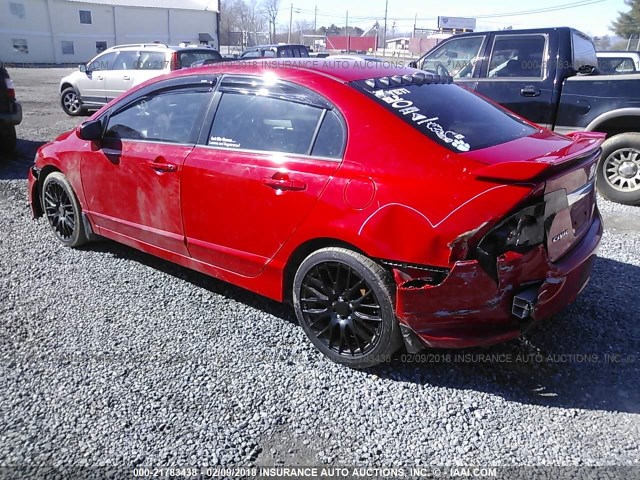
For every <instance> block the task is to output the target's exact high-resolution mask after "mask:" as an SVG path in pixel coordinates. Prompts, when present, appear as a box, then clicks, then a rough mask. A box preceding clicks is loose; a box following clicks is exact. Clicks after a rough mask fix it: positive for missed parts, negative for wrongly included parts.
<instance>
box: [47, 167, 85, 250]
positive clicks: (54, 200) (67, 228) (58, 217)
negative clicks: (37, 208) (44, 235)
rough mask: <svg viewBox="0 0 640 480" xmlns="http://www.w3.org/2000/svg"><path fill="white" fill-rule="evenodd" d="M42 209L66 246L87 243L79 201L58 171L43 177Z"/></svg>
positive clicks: (59, 239) (56, 234)
mask: <svg viewBox="0 0 640 480" xmlns="http://www.w3.org/2000/svg"><path fill="white" fill-rule="evenodd" d="M40 201H41V202H42V210H43V211H44V214H45V217H46V218H47V221H48V222H49V226H50V227H51V230H52V231H53V234H54V236H55V237H56V238H57V239H58V241H60V243H62V244H63V245H64V246H66V247H72V248H75V247H79V246H80V245H83V244H85V243H87V241H88V238H87V232H86V231H85V228H84V223H83V221H82V209H81V208H80V202H78V199H77V197H76V195H75V193H74V191H73V188H72V187H71V184H70V183H69V181H68V180H67V177H65V176H64V175H63V174H62V173H60V172H52V173H50V174H49V175H47V177H46V178H45V179H44V182H43V183H42V189H41V198H40Z"/></svg>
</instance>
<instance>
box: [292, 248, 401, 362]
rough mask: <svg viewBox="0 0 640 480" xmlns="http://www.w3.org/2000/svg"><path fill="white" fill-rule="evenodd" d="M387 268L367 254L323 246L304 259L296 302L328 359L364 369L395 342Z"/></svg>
mask: <svg viewBox="0 0 640 480" xmlns="http://www.w3.org/2000/svg"><path fill="white" fill-rule="evenodd" d="M392 298H393V296H392V295H391V288H390V282H389V276H388V273H387V272H386V271H385V270H384V269H383V268H382V267H380V265H378V264H376V263H375V262H373V261H372V260H371V259H369V258H367V257H365V256H364V255H361V254H359V253H357V252H353V251H351V250H347V249H342V248H326V249H322V250H318V251H317V252H315V253H313V254H312V255H310V256H309V257H307V259H306V260H305V261H304V262H303V263H302V265H301V266H300V268H299V270H298V273H297V274H296V278H295V280H294V307H295V308H296V314H297V316H298V320H299V321H300V324H301V325H302V327H303V329H304V330H305V332H306V334H307V335H308V336H309V338H310V340H311V341H312V343H313V344H314V345H315V346H316V347H317V348H318V349H319V350H320V351H321V352H322V353H324V354H325V355H326V356H328V357H329V358H330V359H331V360H333V361H335V362H338V363H345V364H347V365H350V366H353V367H356V368H364V367H368V366H372V365H375V364H378V363H381V362H383V361H385V360H388V359H389V357H390V355H391V354H392V353H393V352H394V351H395V350H396V349H397V347H398V346H399V341H398V340H399V333H398V332H399V327H398V324H397V321H396V319H395V314H394V312H393V304H392V301H391V299H392Z"/></svg>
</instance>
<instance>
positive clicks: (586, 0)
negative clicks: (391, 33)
mask: <svg viewBox="0 0 640 480" xmlns="http://www.w3.org/2000/svg"><path fill="white" fill-rule="evenodd" d="M604 1H605V0H581V1H576V2H571V3H565V4H562V5H555V6H551V7H543V8H536V9H529V10H521V11H515V12H513V11H512V12H503V13H489V14H483V15H468V16H469V17H473V18H477V19H487V18H498V17H516V16H521V15H535V14H540V13H549V12H556V11H559V10H569V9H574V8H580V7H586V6H590V5H595V4H597V3H602V2H604ZM296 10H299V12H300V13H307V14H314V15H316V11H315V10H308V9H304V8H299V9H296ZM317 15H318V16H319V17H325V18H335V19H338V18H340V19H341V18H343V17H342V15H338V14H335V13H329V12H323V11H321V10H318V11H317ZM350 17H351V19H352V20H354V21H355V20H359V21H371V20H378V19H380V18H381V16H380V15H378V16H357V15H351V16H350ZM390 18H392V19H393V20H396V21H399V22H402V21H409V20H414V21H415V20H416V18H415V17H390ZM435 18H436V17H418V18H417V20H418V21H425V20H434V19H435Z"/></svg>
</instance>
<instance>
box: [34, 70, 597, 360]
mask: <svg viewBox="0 0 640 480" xmlns="http://www.w3.org/2000/svg"><path fill="white" fill-rule="evenodd" d="M327 60H330V59H327ZM602 140H603V136H602V135H600V134H597V133H576V134H572V135H569V136H560V135H556V134H554V133H551V132H549V131H547V130H545V129H543V128H540V127H538V126H536V125H534V124H531V123H528V122H527V121H525V120H523V119H521V118H519V117H517V116H515V115H514V114H512V113H510V112H508V111H506V110H504V109H502V108H501V107H498V106H496V105H494V104H492V103H490V102H488V101H486V100H484V99H482V98H480V97H479V96H477V95H475V94H474V93H471V92H469V91H467V90H465V89H463V88H461V87H459V86H457V85H454V84H452V83H451V79H450V78H448V77H445V76H438V75H436V74H432V73H429V72H424V71H420V70H415V69H410V68H403V67H394V66H389V65H384V64H371V63H364V62H360V63H358V62H342V61H341V62H330V61H306V62H303V61H300V62H298V63H294V62H292V61H284V60H283V61H276V60H273V61H262V62H256V63H248V62H235V63H224V64H218V65H213V66H210V67H202V68H196V69H188V70H182V71H178V72H175V73H172V74H170V75H168V76H164V77H159V78H156V79H154V80H151V81H149V82H147V83H145V84H143V85H141V86H139V87H138V88H135V89H133V90H131V91H129V92H127V93H125V94H124V95H123V96H121V97H120V98H118V99H116V100H115V101H113V102H111V103H110V104H108V105H107V106H105V107H104V108H102V109H101V110H100V111H98V112H96V113H95V114H94V115H93V116H92V117H91V118H90V119H89V120H87V121H86V122H84V123H83V124H82V125H80V126H79V127H77V128H76V129H75V130H72V131H70V132H68V133H65V134H63V135H61V136H60V137H59V138H57V139H56V140H55V141H54V142H52V143H49V144H47V145H45V146H43V147H42V148H40V150H39V151H38V154H37V157H36V160H35V165H34V166H33V168H32V169H31V170H30V172H29V199H30V203H31V208H32V210H33V214H34V216H36V217H37V216H40V215H42V214H44V215H45V217H46V218H47V220H48V221H49V223H50V225H51V227H52V230H53V233H54V235H55V237H56V238H57V239H58V240H59V241H60V242H62V243H63V244H64V245H67V246H70V247H76V246H78V245H81V244H82V243H84V242H86V241H88V240H92V239H94V238H97V237H106V238H109V239H112V240H115V241H117V242H121V243H124V244H127V245H130V246H132V247H134V248H137V249H140V250H143V251H145V252H148V253H150V254H152V255H157V256H159V257H162V258H164V259H167V260H170V261H172V262H176V263H178V264H180V265H183V266H185V267H188V268H192V269H195V270H198V271H200V272H204V273H206V274H209V275H211V276H213V277H216V278H219V279H221V280H224V281H227V282H230V283H233V284H235V285H239V286H240V287H244V288H246V289H249V290H251V291H253V292H256V293H259V294H261V295H265V296H267V297H269V298H272V299H275V300H279V301H290V302H292V304H293V306H294V308H295V311H296V314H297V317H298V320H299V322H300V325H301V326H302V328H303V329H304V331H305V332H306V334H307V335H308V336H309V338H310V340H311V342H313V344H314V345H315V346H316V347H317V348H318V349H319V350H320V351H321V352H322V353H324V354H325V355H326V356H327V357H329V358H330V359H332V360H334V361H336V362H340V363H344V364H347V365H350V366H353V367H367V366H371V365H374V364H376V363H379V362H381V361H384V360H385V359H387V358H389V356H390V355H391V354H392V353H393V352H394V351H395V350H397V349H398V348H399V347H400V346H401V345H402V344H403V343H404V345H405V347H406V348H407V349H408V350H409V351H410V352H415V351H418V350H419V349H421V348H423V347H425V346H427V347H446V348H449V347H468V346H474V345H488V344H493V343H496V342H501V341H505V340H509V339H513V338H515V337H517V336H519V335H520V334H521V333H522V332H523V331H524V330H525V329H527V328H528V327H530V326H531V325H532V324H534V323H536V322H538V321H540V320H541V319H543V318H546V317H549V316H551V315H553V314H555V313H556V312H558V311H560V310H561V309H562V308H564V307H565V306H566V305H567V304H568V303H570V302H571V301H573V300H574V299H575V298H576V296H577V295H578V294H579V293H580V291H581V290H582V289H583V288H584V287H585V285H586V284H587V281H588V280H589V277H590V274H591V270H592V263H593V260H594V258H595V254H596V250H597V247H598V244H599V242H600V238H601V234H602V224H601V218H600V214H599V212H598V209H597V206H596V197H595V193H594V172H595V164H596V160H597V159H598V155H599V152H600V144H601V142H602Z"/></svg>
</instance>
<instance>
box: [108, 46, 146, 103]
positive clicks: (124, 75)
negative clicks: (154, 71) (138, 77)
mask: <svg viewBox="0 0 640 480" xmlns="http://www.w3.org/2000/svg"><path fill="white" fill-rule="evenodd" d="M139 58H140V52H139V51H137V50H123V51H120V52H118V56H117V57H116V58H115V60H114V62H113V68H112V69H111V70H109V71H108V72H105V96H106V99H107V102H110V101H111V100H113V99H114V98H116V97H118V96H120V95H121V94H122V93H124V92H126V91H127V90H129V89H130V88H131V87H132V86H133V82H134V76H135V73H136V67H137V65H138V60H139Z"/></svg>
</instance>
